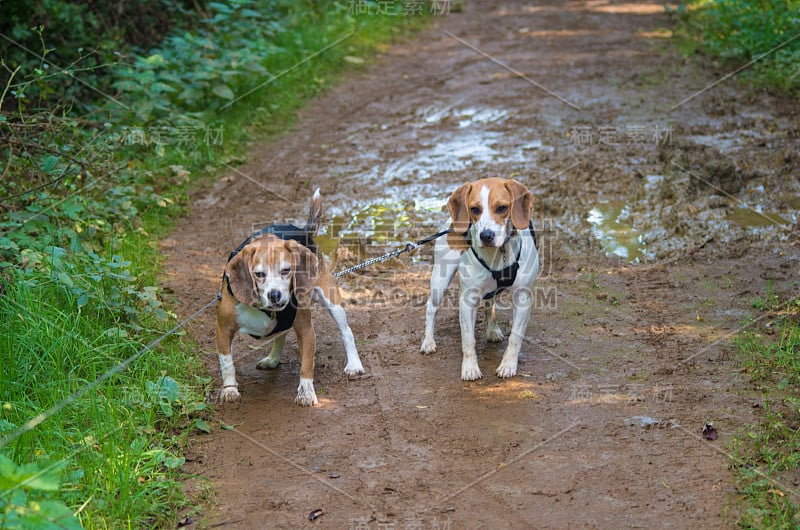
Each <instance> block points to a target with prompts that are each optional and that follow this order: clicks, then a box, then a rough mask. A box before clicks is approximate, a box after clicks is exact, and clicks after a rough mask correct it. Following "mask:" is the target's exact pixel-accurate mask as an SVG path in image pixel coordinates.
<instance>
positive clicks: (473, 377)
mask: <svg viewBox="0 0 800 530" xmlns="http://www.w3.org/2000/svg"><path fill="white" fill-rule="evenodd" d="M482 377H483V374H482V373H481V369H480V367H479V366H478V361H476V360H475V361H473V360H470V361H467V360H464V361H462V362H461V379H462V380H463V381H477V380H478V379H480V378H482Z"/></svg>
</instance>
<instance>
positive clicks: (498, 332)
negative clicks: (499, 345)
mask: <svg viewBox="0 0 800 530" xmlns="http://www.w3.org/2000/svg"><path fill="white" fill-rule="evenodd" d="M483 309H484V313H485V318H486V342H503V340H504V339H505V338H506V337H505V336H504V335H503V330H502V329H500V326H498V325H497V321H496V320H495V315H494V298H490V299H488V300H484V301H483Z"/></svg>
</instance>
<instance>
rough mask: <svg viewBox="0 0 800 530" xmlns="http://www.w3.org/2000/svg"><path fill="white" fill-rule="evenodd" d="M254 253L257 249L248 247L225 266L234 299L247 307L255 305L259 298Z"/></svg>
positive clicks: (251, 246)
mask: <svg viewBox="0 0 800 530" xmlns="http://www.w3.org/2000/svg"><path fill="white" fill-rule="evenodd" d="M254 252H255V247H254V246H253V245H247V246H246V247H244V248H243V249H242V250H241V251H240V252H239V253H238V254H236V255H235V256H234V257H233V258H231V260H230V261H229V262H228V264H227V265H225V274H226V275H227V276H228V285H230V286H231V291H233V297H234V298H236V300H237V301H238V302H241V303H243V304H247V305H253V304H254V303H255V302H256V299H257V298H258V294H257V293H256V282H255V278H254V277H253V268H252V261H253V253H254Z"/></svg>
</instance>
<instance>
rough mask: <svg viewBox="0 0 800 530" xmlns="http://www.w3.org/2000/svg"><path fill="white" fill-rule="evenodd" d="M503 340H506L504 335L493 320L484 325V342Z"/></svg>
mask: <svg viewBox="0 0 800 530" xmlns="http://www.w3.org/2000/svg"><path fill="white" fill-rule="evenodd" d="M504 340H506V336H505V335H503V330H502V329H500V326H498V325H497V324H496V323H494V322H492V323H491V324H489V325H487V326H486V342H503V341H504Z"/></svg>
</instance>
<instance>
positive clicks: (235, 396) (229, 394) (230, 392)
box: [219, 386, 241, 403]
mask: <svg viewBox="0 0 800 530" xmlns="http://www.w3.org/2000/svg"><path fill="white" fill-rule="evenodd" d="M239 399H241V396H239V389H238V388H236V387H235V386H226V387H225V388H223V389H222V390H221V391H220V393H219V400H220V401H221V402H222V403H235V402H236V401H239Z"/></svg>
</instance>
